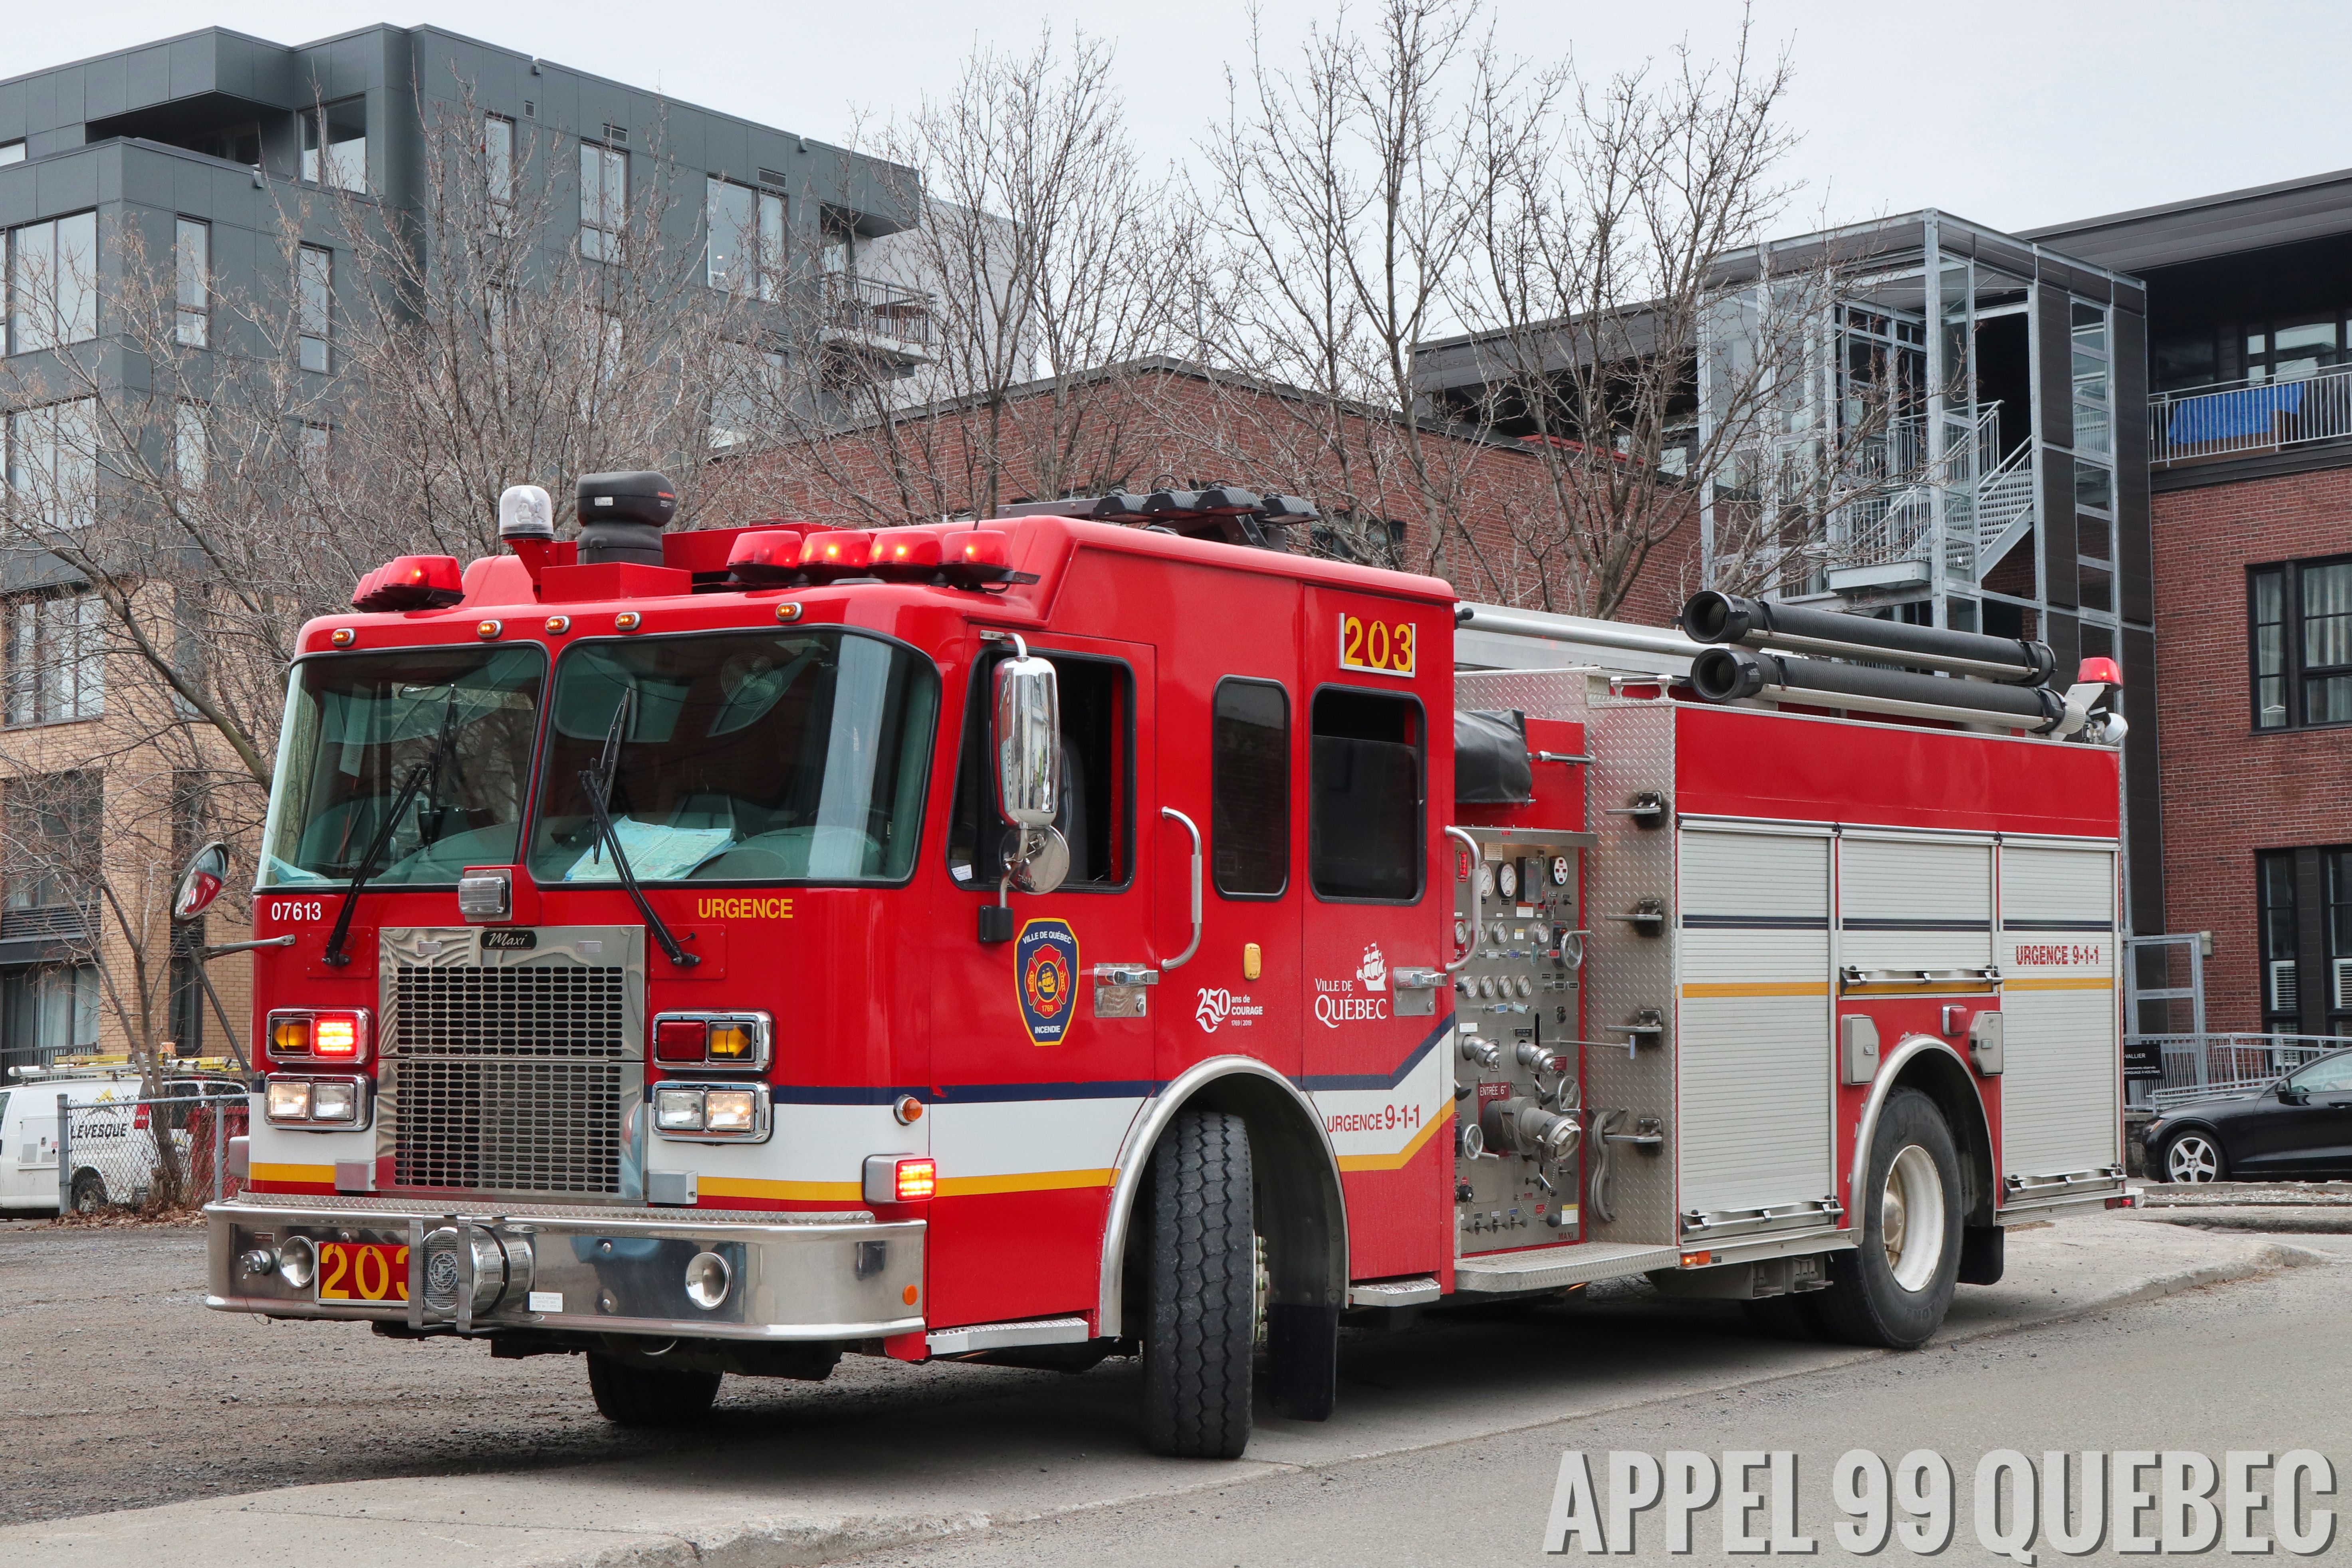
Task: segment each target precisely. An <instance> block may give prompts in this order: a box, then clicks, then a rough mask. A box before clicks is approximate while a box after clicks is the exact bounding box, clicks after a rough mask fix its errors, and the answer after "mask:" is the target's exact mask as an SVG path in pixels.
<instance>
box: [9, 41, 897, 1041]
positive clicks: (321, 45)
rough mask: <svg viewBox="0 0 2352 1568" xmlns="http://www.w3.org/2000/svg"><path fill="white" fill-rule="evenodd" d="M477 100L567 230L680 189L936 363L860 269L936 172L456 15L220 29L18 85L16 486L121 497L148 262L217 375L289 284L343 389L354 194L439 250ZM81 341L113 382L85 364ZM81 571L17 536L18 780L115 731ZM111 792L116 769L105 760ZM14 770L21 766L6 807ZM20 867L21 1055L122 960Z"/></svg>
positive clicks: (13, 1027) (777, 266)
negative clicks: (546, 53)
mask: <svg viewBox="0 0 2352 1568" xmlns="http://www.w3.org/2000/svg"><path fill="white" fill-rule="evenodd" d="M453 117H455V118H467V119H472V120H478V124H479V134H480V137H481V142H480V151H481V154H482V158H483V163H484V167H485V169H486V171H487V172H488V177H489V178H490V179H491V180H492V181H494V182H495V181H497V180H499V179H501V178H505V179H509V180H511V181H513V182H514V183H515V184H517V186H519V187H520V186H521V185H522V184H523V183H524V182H525V181H526V180H530V181H535V182H539V183H538V184H534V185H533V186H532V187H531V188H533V189H538V190H543V191H545V192H547V193H549V202H550V204H551V207H552V211H553V212H554V215H555V217H554V221H551V222H550V223H549V224H548V225H547V226H546V228H545V231H544V232H543V234H542V235H541V242H542V243H543V244H544V245H546V246H547V247H554V248H561V247H577V253H578V254H579V255H580V256H582V257H584V258H587V259H588V260H590V261H601V260H606V259H610V255H609V250H610V248H611V247H615V246H616V245H617V243H618V235H617V230H618V229H619V227H620V226H621V218H622V215H623V214H624V213H625V212H628V211H630V210H632V196H633V195H635V193H637V192H639V191H642V190H647V189H650V188H652V185H651V183H652V182H655V181H656V180H657V179H658V180H662V181H666V182H667V190H668V193H669V200H668V202H667V205H666V208H665V212H664V217H663V223H664V227H665V230H666V232H665V234H664V236H663V239H664V243H665V245H667V247H671V248H672V249H673V250H674V251H675V252H676V253H677V255H679V256H681V257H685V258H689V260H690V262H691V265H692V266H693V267H694V268H695V269H696V270H697V271H698V272H699V274H700V279H701V281H702V283H703V284H704V285H705V286H707V287H710V288H714V289H731V290H733V291H734V292H736V293H737V294H748V295H750V296H751V297H752V298H753V299H754V300H758V301H760V302H761V303H762V304H765V303H768V302H773V303H774V304H775V305H776V306H777V308H778V309H779V310H782V309H783V308H785V307H786V306H787V305H788V304H791V303H793V302H804V303H812V304H814V306H815V309H816V312H817V313H816V319H817V320H818V321H820V323H821V324H822V325H821V330H822V331H823V333H824V341H825V342H835V341H841V342H846V343H848V344H849V345H850V346H851V347H852V348H853V349H854V350H855V352H856V353H857V354H858V355H859V359H860V363H864V364H867V365H879V366H881V367H883V374H895V375H904V374H908V372H910V371H911V370H913V369H914V368H916V367H918V366H919V364H920V363H922V362H923V358H924V353H923V344H924V343H925V342H927V341H928V330H929V301H928V296H926V295H923V294H921V293H920V292H919V291H915V290H909V289H905V288H902V287H897V286H893V285H892V284H890V283H888V282H887V281H885V280H883V279H879V278H876V279H861V278H860V277H859V276H858V273H859V258H860V256H861V253H862V252H864V251H865V250H866V247H867V246H868V245H869V244H871V243H872V242H874V241H877V240H879V239H882V238H884V237H887V236H889V235H892V234H894V233H898V232H901V231H903V230H905V229H907V228H908V226H910V225H911V223H912V222H913V220H914V216H915V211H914V208H915V197H914V192H915V184H914V179H913V175H912V173H911V171H908V170H905V169H902V168H898V167H896V166H894V165H888V164H884V163H877V162H875V161H873V160H871V159H868V158H866V157H863V156H861V155H857V154H855V153H850V152H847V151H845V150H844V149H841V148H838V147H833V146H828V145H825V144H824V143H821V142H814V141H812V140H810V139H809V138H807V137H804V136H801V135H798V134H796V133H794V132H791V131H789V130H784V129H780V128H778V127H775V126H771V125H761V124H755V123H753V122H751V121H747V120H743V119H740V118H738V117H736V116H733V115H730V114H722V113H719V112H717V111H714V110H707V109H701V108H698V107H695V106H693V105H690V104H684V103H678V102H675V101H671V100H666V99H663V98H661V97H660V96H659V95H657V94H656V93H653V92H649V91H647V90H646V89H642V88H637V87H632V86H629V85H627V84H625V83H621V82H616V81H611V80H607V79H604V78H601V77H595V76H591V75H588V74H586V73H584V72H582V71H577V70H572V69H570V68H566V67H563V66H560V65H557V64H555V63H553V62H551V61H548V60H543V59H540V58H535V57H532V56H530V55H527V54H522V53H519V52H517V51H515V50H511V49H505V48H499V47H493V46H490V45H488V44H484V43H480V42H478V41H476V40H473V39H470V38H467V37H460V36H458V35H457V34H454V33H449V32H446V31H443V30H440V29H438V28H434V27H413V28H403V27H394V26H372V27H366V28H362V29H360V30H358V31H355V32H352V33H348V34H344V35H342V36H341V37H331V38H326V39H321V40H320V41H318V42H315V43H308V44H300V45H295V46H288V45H283V44H278V43H272V42H269V41H268V40H266V39H261V38H256V37H247V36H246V35H243V34H239V33H235V32H230V31H227V30H226V29H223V28H217V27H215V28H207V29H205V30H202V31H198V32H193V33H189V34H186V35H184V36H183V37H175V38H169V39H164V40H162V41H159V42H154V43H149V44H142V45H140V46H138V47H131V48H125V49H121V50H119V51H116V52H114V53H110V54H107V55H103V56H100V57H98V58H91V59H87V60H82V61H79V62H76V63H73V64H70V65H64V66H58V67H56V68H50V69H46V70H41V71H37V72H33V73H30V74H27V75H25V76H20V77H16V78H14V79H9V80H6V81H0V240H5V261H6V272H5V276H6V279H7V280H8V284H9V289H8V293H9V298H8V309H7V312H6V321H5V340H6V341H5V353H6V357H7V363H6V366H5V369H6V373H7V376H8V381H9V383H10V385H11V388H12V392H11V398H10V404H9V412H8V413H7V415H6V417H5V430H4V431H0V437H5V460H6V476H7V481H8V489H9V496H8V498H7V499H8V500H10V502H11V504H15V505H18V506H25V505H30V504H34V503H35V501H36V500H37V498H39V497H43V496H47V497H52V498H54V497H60V496H70V495H73V494H76V493H81V492H85V491H89V490H91V489H94V487H95V481H96V479H97V477H98V476H96V474H95V473H94V472H93V470H92V460H91V458H90V456H89V454H90V453H91V451H92V450H93V449H94V447H95V442H94V439H93V431H94V428H95V424H96V416H95V414H94V408H95V405H94V404H93V403H92V401H91V399H90V396H89V392H90V387H91V383H92V381H93V380H94V381H95V382H96V383H97V384H99V385H100V386H105V387H115V388H122V387H125V386H128V385H132V384H135V381H136V378H137V377H139V376H140V375H141V374H142V367H141V365H140V363H139V356H138V355H136V354H135V353H131V352H130V351H129V350H128V348H127V347H126V345H125V344H124V343H123V342H121V340H120V338H118V337H109V336H107V335H106V333H107V331H108V322H109V317H108V315H107V312H106V310H105V309H102V308H101V301H108V300H118V299H119V296H118V295H117V294H116V293H115V292H114V288H113V286H114V285H115V284H116V283H118V282H119V281H121V279H122V277H123V273H124V269H125V254H126V251H129V250H131V249H134V248H135V249H136V250H137V251H138V252H140V253H142V254H143V256H144V257H145V258H148V261H149V264H150V265H151V266H152V265H155V264H162V265H163V266H164V267H167V268H170V270H171V273H172V275H173V276H174V277H175V279H176V296H177V297H176V300H175V301H173V302H172V303H170V304H167V305H165V306H164V307H163V308H164V309H167V310H173V311H175V312H176V321H175V323H174V331H175V333H176V342H177V343H178V344H180V345H184V346H186V347H188V348H191V349H193V350H195V351H199V353H198V356H197V357H198V360H199V363H201V360H202V358H203V357H204V356H216V355H218V354H220V353H228V352H234V351H235V350H236V348H238V347H239V346H240V344H239V343H237V342H232V341H230V340H232V339H234V338H236V331H237V328H236V323H235V322H234V321H230V320H227V319H226V318H227V316H228V314H229V312H227V311H226V310H221V309H219V307H221V306H222V305H223V304H224V302H226V301H229V300H285V301H287V302H288V303H289V308H290V309H291V310H294V311H295V312H298V321H297V324H298V326H299V342H298V344H297V345H295V346H294V353H295V356H296V357H297V358H298V360H299V366H300V370H301V373H302V374H305V375H307V376H313V377H316V378H317V379H318V384H319V385H320V387H321V388H322V389H323V388H325V387H326V386H327V385H328V384H329V383H330V381H331V378H332V377H333V376H334V375H335V374H336V373H337V371H338V370H339V368H340V363H341V362H340V351H339V349H338V345H337V342H336V336H337V332H338V331H339V327H340V326H341V323H342V322H343V321H345V320H346V319H347V314H348V312H347V310H346V307H347V306H348V305H349V304H350V302H351V300H350V291H351V290H352V289H353V288H354V287H356V282H357V280H356V279H355V278H354V276H353V274H354V271H355V268H353V267H352V265H350V264H349V258H348V256H347V254H346V243H347V242H346V237H348V236H349V235H350V234H351V233H352V225H351V224H350V223H348V222H347V221H345V220H347V219H348V217H349V216H350V213H349V211H348V210H347V209H342V210H339V208H338V204H341V203H351V204H360V205H362V206H363V207H365V208H366V209H367V211H366V214H365V217H366V221H367V222H368V223H369V224H370V225H373V226H375V227H376V229H377V230H378V232H389V231H390V228H391V227H394V226H397V225H390V224H389V223H388V220H390V219H393V218H394V217H395V216H403V215H404V216H408V217H411V218H416V217H420V216H423V213H424V209H425V206H426V205H427V203H428V201H429V197H430V192H429V191H427V190H426V189H425V185H426V184H427V182H428V174H429V170H428V144H427V137H428V128H437V127H446V126H447V125H449V124H450V123H451V122H452V120H453ZM575 192H576V194H577V196H578V207H577V213H578V218H577V222H576V223H573V222H571V221H569V218H570V215H571V212H572V206H571V195H572V194H573V193H575ZM639 210H642V209H639ZM289 223H291V224H293V225H294V226H296V228H297V230H298V232H297V233H296V234H294V235H293V236H291V238H292V239H293V240H294V241H295V243H293V244H290V245H289V233H288V231H287V226H288V225H289ZM404 228H405V231H406V232H408V233H412V234H415V235H416V236H417V237H418V241H417V243H420V244H423V245H428V246H429V245H431V244H433V243H436V239H435V237H434V236H433V233H432V226H431V224H430V223H429V222H421V221H420V222H415V223H412V224H408V225H406V226H404ZM133 237H135V239H134V238H133ZM65 354H72V355H75V356H76V357H77V359H78V360H79V362H80V363H82V364H85V365H89V366H92V367H94V370H95V374H94V376H85V377H81V378H79V379H77V378H72V377H65V376H62V375H61V374H59V372H58V363H59V356H62V355H65ZM51 385H54V387H55V390H54V391H47V390H44V389H45V388H47V387H49V386H51ZM28 388H29V389H30V392H29V395H28V392H27V389H28ZM174 435H175V433H174V432H158V433H157V438H158V440H159V441H170V440H173V438H174ZM330 436H331V432H330V431H327V430H325V429H323V428H321V429H320V431H319V433H318V438H319V439H320V440H321V441H323V440H326V439H328V438H329V437H330ZM309 438H310V437H308V436H307V435H306V437H305V439H306V440H307V439H309ZM76 468H79V470H80V471H79V473H74V472H69V471H68V470H73V469H76ZM77 479H79V480H80V481H82V482H81V483H79V484H77V483H76V482H75V481H76V480H77ZM43 504H47V503H43ZM59 504H60V505H61V504H62V503H59ZM42 516H43V521H44V524H45V525H47V526H54V527H58V528H65V527H70V526H72V525H73V524H74V523H75V522H76V521H78V519H77V518H76V517H74V516H71V515H57V516H53V517H52V516H47V514H42ZM75 588H76V579H75V576H74V574H72V573H71V572H70V571H69V570H68V569H67V568H66V566H65V564H64V563H62V562H60V561H58V559H57V558H56V557H55V556H53V555H50V554H48V553H47V552H44V551H40V550H37V549H30V548H15V549H7V550H0V621H5V626H0V651H5V658H6V666H7V669H6V680H5V704H0V764H5V765H0V773H6V774H8V775H10V776H11V777H22V776H24V775H26V774H27V773H38V774H41V775H43V776H45V777H47V776H54V770H56V769H58V768H69V769H78V768H81V767H83V766H84V763H83V762H82V761H79V760H78V759H87V758H91V757H96V756H99V755H100V754H102V753H104V752H107V751H108V750H109V749H110V748H109V745H108V744H107V743H106V742H104V739H103V737H104V727H105V726H106V725H107V723H108V722H109V713H110V703H109V700H108V696H109V694H108V691H107V683H108V674H109V664H110V661H109V660H108V659H107V658H104V657H102V656H101V655H100V652H99V651H98V647H99V643H100V637H99V636H98V633H99V631H100V627H99V626H98V618H99V617H98V616H97V614H96V612H97V609H98V606H97V605H96V604H95V603H94V602H93V600H92V598H91V596H90V595H88V594H87V593H79V592H76V591H75ZM113 662H114V664H115V667H116V670H115V672H116V678H117V679H128V678H129V674H130V671H129V670H128V668H126V667H124V666H123V665H122V663H121V661H120V660H116V661H113ZM116 697H117V701H116V702H115V704H114V705H113V707H114V708H115V709H116V710H120V709H121V708H122V707H124V706H126V705H127V704H126V703H125V701H124V700H122V699H123V693H121V692H118V693H116ZM89 783H90V785H91V787H92V788H93V789H97V788H100V787H103V788H106V789H112V788H115V787H118V786H117V785H116V784H114V783H113V782H112V781H111V780H109V781H108V782H107V783H105V784H103V785H101V784H100V781H99V778H98V774H97V773H96V771H94V770H93V771H92V772H91V773H89ZM8 787H9V786H8V784H7V783H6V781H5V780H0V795H5V793H6V791H7V789H8ZM52 793H54V792H52ZM11 804H12V803H10V802H9V801H7V800H5V799H0V810H8V809H10V808H11ZM14 804H16V805H21V804H22V803H21V802H17V803H14ZM68 815H70V813H68ZM16 871H17V874H15V875H10V874H9V868H6V867H0V1064H5V1061H8V1060H38V1059H42V1058H46V1057H48V1056H51V1055H54V1054H56V1053H57V1052H58V1051H59V1050H60V1049H64V1048H68V1047H88V1046H91V1045H93V1044H97V1043H99V1041H100V1036H101V1034H102V1033H103V1032H104V1031H103V1029H102V1026H101V1021H100V1008H99V1005H98V1000H97V998H98V994H99V984H98V975H97V974H96V973H95V972H94V970H93V969H92V967H91V966H90V965H89V964H87V963H75V962H72V961H71V960H70V959H69V958H68V956H67V955H68V952H70V951H73V950H75V949H76V948H77V946H78V947H79V951H80V952H84V953H87V952H89V940H91V939H90V935H89V931H88V930H87V923H88V921H89V919H90V918H91V917H90V916H89V913H88V911H86V910H80V909H77V908H75V907H74V906H73V905H72V904H71V903H70V902H69V901H68V896H67V892H66V890H65V889H64V888H63V885H62V883H61V882H60V880H59V879H58V878H56V877H54V876H36V875H29V874H25V873H24V872H23V868H16ZM223 967H224V968H227V967H232V966H223ZM184 1013H185V1015H186V1016H184V1018H182V1019H180V1020H178V1021H177V1022H176V1023H175V1026H174V1033H175V1034H176V1035H178V1036H179V1037H182V1038H183V1039H185V1038H187V1037H190V1036H192V1035H194V1034H196V1033H200V1032H201V1028H202V1020H201V1019H200V1018H199V1017H197V1016H196V1015H195V1013H194V1007H193V1005H190V1006H188V1007H186V1008H185V1009H184Z"/></svg>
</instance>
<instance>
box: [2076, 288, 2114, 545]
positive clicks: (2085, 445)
mask: <svg viewBox="0 0 2352 1568" xmlns="http://www.w3.org/2000/svg"><path fill="white" fill-rule="evenodd" d="M2073 304H2074V311H2073V322H2074V332H2073V336H2074V450H2075V451H2076V452H2078V453H2080V452H2097V453H2100V454H2102V455H2105V454H2108V453H2112V452H2113V451H2114V450H2115V449H2116V444H2115V426H2114V423H2113V421H2112V420H2111V419H2110V418H2109V416H2108V407H2109V404H2108V401H2107V360H2108V353H2107V311H2106V307H2105V306H2104V305H2092V304H2086V303H2084V301H2083V300H2074V302H2073ZM2078 472H2079V470H2078ZM2080 488H2081V486H2080V481H2079V480H2078V481H2077V484H2076V489H2078V490H2079V489H2080ZM2092 504H2094V505H2096V506H2101V507H2106V506H2111V505H2112V504H2113V503H2112V501H2095V502H2093V503H2092Z"/></svg>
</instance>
